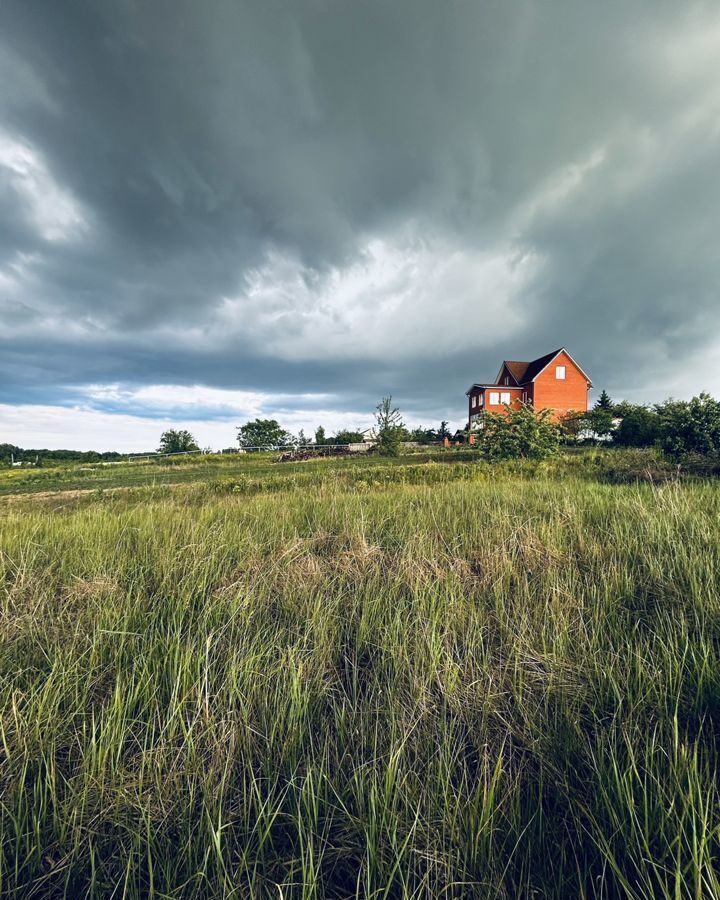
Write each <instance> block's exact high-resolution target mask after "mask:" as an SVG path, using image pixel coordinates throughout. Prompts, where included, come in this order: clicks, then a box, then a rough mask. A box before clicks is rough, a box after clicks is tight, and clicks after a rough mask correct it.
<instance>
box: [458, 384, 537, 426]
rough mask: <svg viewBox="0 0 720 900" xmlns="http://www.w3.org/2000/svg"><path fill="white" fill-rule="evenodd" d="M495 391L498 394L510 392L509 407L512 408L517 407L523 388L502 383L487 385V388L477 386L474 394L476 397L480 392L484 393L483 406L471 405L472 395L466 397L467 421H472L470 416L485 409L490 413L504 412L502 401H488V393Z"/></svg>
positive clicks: (520, 400)
mask: <svg viewBox="0 0 720 900" xmlns="http://www.w3.org/2000/svg"><path fill="white" fill-rule="evenodd" d="M491 391H492V392H494V391H497V392H498V394H499V393H501V392H508V393H509V394H510V407H511V408H512V409H517V407H518V406H520V404H521V402H522V395H523V388H517V387H515V388H512V387H507V386H506V385H504V384H499V385H498V386H497V387H494V386H493V387H487V388H478V389H477V390H476V391H475V392H474V394H475V396H476V397H479V396H480V395H481V394H483V393H484V394H485V402H484V405H483V406H477V404H476V405H475V406H473V405H472V395H470V396H469V397H468V421H469V422H471V421H472V417H473V416H476V415H477V414H478V413H480V412H482V411H483V410H486V411H487V412H491V413H502V414H506V413H507V410H506V409H505V405H504V404H503V403H495V404H492V403H490V393H491Z"/></svg>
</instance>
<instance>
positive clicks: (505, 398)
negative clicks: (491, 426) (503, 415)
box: [500, 391, 510, 406]
mask: <svg viewBox="0 0 720 900" xmlns="http://www.w3.org/2000/svg"><path fill="white" fill-rule="evenodd" d="M500 402H501V403H502V405H503V406H509V405H510V391H500Z"/></svg>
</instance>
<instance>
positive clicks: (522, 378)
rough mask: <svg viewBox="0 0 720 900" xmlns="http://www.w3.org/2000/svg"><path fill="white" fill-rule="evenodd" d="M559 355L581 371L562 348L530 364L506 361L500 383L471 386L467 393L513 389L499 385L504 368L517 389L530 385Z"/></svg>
mask: <svg viewBox="0 0 720 900" xmlns="http://www.w3.org/2000/svg"><path fill="white" fill-rule="evenodd" d="M559 353H565V354H566V355H567V356H568V358H569V359H570V360H572V362H573V363H575V365H576V366H577V367H578V369H580V366H578V364H577V363H576V362H575V360H574V359H573V358H572V356H570V354H569V353H568V352H567V350H566V349H565V348H564V347H560V348H559V349H558V350H553V351H552V353H546V354H545V356H539V357H538V358H537V359H533V360H531V361H530V362H521V361H520V360H516V359H504V360H503V364H502V366H501V367H500V371H499V372H498V376H497V377H498V381H496V382H495V383H494V384H473V385H471V387H470V388H469V390H467V391H466V393H467V394H469V393H470V391H472V390H473V388H478V387H480V388H488V387H510V388H512V387H513V385H501V384H500V383H499V379H500V375H501V374H502V370H503V368H507V370H508V372H510V374H511V375H512V377H513V378H514V379H515V384H516V385H517V387H522V386H523V385H525V384H529V383H530V382H531V381H534V380H535V379H536V378H537V377H538V375H539V374H540V373H541V372H542V371H543V369H545V368H546V367H547V366H548V365H550V363H551V362H552V361H553V360H554V359H555V357H556V356H557V355H558V354H559ZM580 371H581V372H582V373H583V375H584V376H585V377H586V378H587V380H588V383H589V384H590V385H592V382H591V381H590V379H589V378H588V376H587V373H586V372H583V370H582V369H580Z"/></svg>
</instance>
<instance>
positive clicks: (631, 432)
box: [614, 406, 662, 447]
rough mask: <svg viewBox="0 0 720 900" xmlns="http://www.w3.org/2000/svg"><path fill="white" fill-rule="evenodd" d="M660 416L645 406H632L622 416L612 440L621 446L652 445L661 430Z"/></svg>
mask: <svg viewBox="0 0 720 900" xmlns="http://www.w3.org/2000/svg"><path fill="white" fill-rule="evenodd" d="M661 424H662V423H661V420H660V416H659V415H658V414H657V412H655V411H654V410H652V409H648V407H647V406H633V407H631V408H630V409H629V410H628V412H627V413H626V414H625V415H624V416H623V418H622V421H621V422H620V425H619V426H618V428H617V430H616V432H615V435H614V441H615V443H616V444H619V445H620V446H621V447H652V446H653V445H654V444H655V443H657V441H658V439H659V437H660V430H661Z"/></svg>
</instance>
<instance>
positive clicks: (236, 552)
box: [0, 449, 720, 900]
mask: <svg viewBox="0 0 720 900" xmlns="http://www.w3.org/2000/svg"><path fill="white" fill-rule="evenodd" d="M0 492H1V493H2V494H3V496H2V497H0V643H1V647H0V895H2V896H15V897H47V896H51V897H54V896H58V897H59V896H68V897H85V896H88V897H110V896H113V897H128V898H135V897H137V898H140V897H158V898H161V897H162V898H170V897H173V898H174V897H198V898H200V897H228V898H231V897H235V898H246V897H249V898H264V897H275V898H296V897H297V898H325V897H328V898H329V897H338V898H339V897H347V898H365V897H370V898H381V897H404V898H405V897H406V898H411V897H412V898H426V897H428V898H429V897H431V898H440V897H444V898H454V897H458V898H460V897H480V898H485V897H487V898H508V900H510V898H519V897H528V898H529V897H543V898H608V900H609V898H617V897H628V898H636V900H641V898H642V900H646V898H668V900H669V898H674V900H677V898H684V897H688V898H690V897H692V898H712V897H720V866H719V863H718V853H719V852H720V846H719V833H718V828H719V825H720V819H719V817H718V813H719V802H720V793H719V787H718V780H717V775H718V772H717V766H718V758H719V757H718V740H719V739H720V653H719V652H718V651H719V649H720V648H719V646H718V643H719V641H720V594H719V587H720V584H719V582H720V529H719V528H718V526H719V525H720V490H719V489H718V485H717V483H716V482H715V481H714V480H712V479H709V478H702V477H693V476H685V475H684V473H683V471H682V470H679V469H678V467H677V465H675V464H671V463H669V462H667V461H665V460H664V459H663V458H662V457H659V456H657V455H656V453H655V452H654V451H651V450H628V451H621V450H602V449H591V450H585V451H578V452H572V453H570V452H563V453H562V454H560V455H559V456H557V457H553V458H552V459H548V460H545V461H533V460H526V461H516V462H512V461H511V462H495V463H493V462H487V461H485V462H483V461H479V460H478V456H477V453H474V452H473V451H471V450H462V451H459V450H454V451H453V450H449V451H446V452H444V453H442V452H440V451H432V452H424V451H423V452H422V453H418V454H415V455H413V456H401V457H399V458H394V459H393V458H390V459H375V460H372V459H364V458H358V459H349V460H334V459H333V460H318V461H314V462H306V463H298V464H293V463H290V464H283V465H279V464H277V463H276V462H275V461H274V457H273V456H271V455H266V454H256V455H251V454H248V455H246V456H236V457H232V458H228V457H221V456H216V457H210V456H203V457H196V458H193V457H190V458H183V459H182V460H181V461H180V462H177V463H173V464H169V463H168V462H167V461H164V462H141V463H137V462H136V463H128V464H125V465H116V466H100V465H97V466H84V465H74V466H65V467H58V468H55V469H50V468H47V469H38V470H21V469H18V470H5V471H3V472H2V473H0Z"/></svg>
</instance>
